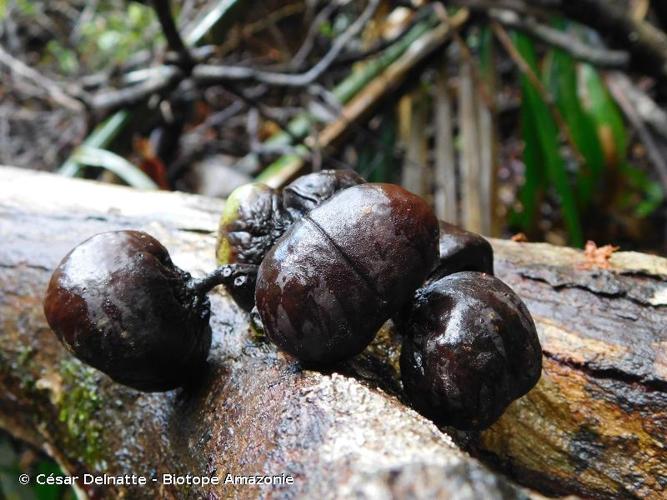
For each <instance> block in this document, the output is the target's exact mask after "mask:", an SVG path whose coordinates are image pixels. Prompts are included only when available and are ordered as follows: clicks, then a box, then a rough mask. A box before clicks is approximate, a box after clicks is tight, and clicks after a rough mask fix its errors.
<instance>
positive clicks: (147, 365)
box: [44, 231, 211, 391]
mask: <svg viewBox="0 0 667 500" xmlns="http://www.w3.org/2000/svg"><path fill="white" fill-rule="evenodd" d="M191 285H192V280H191V278H190V275H189V274H188V273H186V272H184V271H182V270H180V269H179V268H177V267H176V266H174V264H173V263H172V261H171V259H170V257H169V253H168V252H167V250H166V249H165V248H164V247H163V246H162V245H161V244H160V242H158V241H157V240H156V239H155V238H153V237H151V236H149V235H148V234H146V233H142V232H138V231H115V232H108V233H102V234H98V235H95V236H93V237H92V238H90V239H88V240H86V241H84V242H83V243H81V244H80V245H79V246H77V247H75V248H74V249H73V250H72V251H71V252H70V253H69V254H68V255H67V256H65V258H64V259H63V260H62V262H61V263H60V265H59V266H58V268H57V269H56V270H55V272H54V273H53V276H52V278H51V281H50V283H49V287H48V290H47V292H46V297H45V300H44V313H45V315H46V319H47V321H48V323H49V325H50V326H51V328H52V329H53V331H54V332H55V333H56V335H57V336H58V338H59V339H60V340H61V341H62V342H63V344H65V346H66V347H67V348H68V349H69V350H70V351H71V352H72V353H73V354H74V355H75V356H76V357H77V358H79V359H80V360H82V361H83V362H85V363H87V364H89V365H91V366H93V367H95V368H97V369H99V370H101V371H103V372H104V373H106V374H107V375H109V376H110V377H111V378H112V379H114V380H116V381H117V382H120V383H122V384H125V385H128V386H130V387H134V388H136V389H139V390H144V391H163V390H169V389H173V388H176V387H178V386H181V385H183V384H186V383H187V382H188V381H189V380H190V379H191V378H192V377H194V376H195V375H196V374H197V373H198V372H199V371H200V370H201V368H202V367H203V366H204V365H205V361H206V357H207V355H208V350H209V347H210V344H211V328H210V326H209V316H210V305H209V300H208V298H207V297H206V296H205V295H203V294H202V293H199V292H198V291H195V289H194V288H193V287H192V286H191Z"/></svg>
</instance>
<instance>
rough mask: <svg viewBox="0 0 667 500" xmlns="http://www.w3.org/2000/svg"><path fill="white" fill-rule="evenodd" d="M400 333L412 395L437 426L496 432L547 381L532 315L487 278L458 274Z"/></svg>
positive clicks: (436, 287) (436, 286)
mask: <svg viewBox="0 0 667 500" xmlns="http://www.w3.org/2000/svg"><path fill="white" fill-rule="evenodd" d="M399 330H400V331H401V333H402V334H403V335H404V343H403V350H402V352H401V377H402V379H403V386H404V388H405V391H406V393H407V395H408V396H409V398H410V399H411V401H412V403H413V404H414V406H415V408H416V409H417V410H419V411H420V412H421V413H422V414H424V415H426V416H427V417H429V418H431V419H432V420H434V421H435V422H437V423H438V424H442V425H451V426H454V427H456V428H458V429H463V430H473V429H484V428H486V427H489V426H490V425H491V424H493V423H494V422H495V421H496V420H497V419H498V418H499V417H500V416H501V415H502V413H503V412H504V411H505V409H506V408H507V406H508V405H509V404H510V403H511V402H512V401H514V400H515V399H517V398H519V397H521V396H523V395H524V394H526V393H527V392H528V391H529V390H530V389H531V388H532V387H533V386H534V385H535V384H536V383H537V381H538V380H539V378H540V373H541V367H542V353H541V348H540V343H539V340H538V338H537V333H536V331H535V325H534V323H533V320H532V318H531V316H530V313H529V312H528V310H527V308H526V306H525V305H524V304H523V302H522V301H521V299H520V298H519V297H518V296H517V295H516V294H515V293H514V292H513V291H512V289H511V288H509V287H508V286H507V285H505V284H504V283H503V282H502V281H500V280H499V279H497V278H494V277H493V276H490V275H488V274H484V273H478V272H461V273H456V274H452V275H450V276H447V277H445V278H442V279H440V280H438V281H436V282H433V283H431V284H430V285H428V286H426V287H424V288H423V289H421V290H420V291H418V292H417V299H416V301H415V303H414V304H413V306H412V308H411V310H410V312H409V313H408V315H407V316H406V317H405V319H404V321H402V323H401V324H400V326H399Z"/></svg>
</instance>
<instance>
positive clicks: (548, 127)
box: [514, 33, 583, 246]
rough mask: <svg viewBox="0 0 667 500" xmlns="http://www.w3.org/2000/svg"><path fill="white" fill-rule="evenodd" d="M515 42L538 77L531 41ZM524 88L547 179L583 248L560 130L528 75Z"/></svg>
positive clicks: (521, 37)
mask: <svg viewBox="0 0 667 500" xmlns="http://www.w3.org/2000/svg"><path fill="white" fill-rule="evenodd" d="M514 40H515V43H516V46H517V49H518V50H519V52H520V53H521V55H522V57H523V58H524V59H525V60H526V62H527V63H528V64H529V65H530V66H531V68H532V69H533V71H534V72H535V73H536V74H539V72H538V64H537V56H536V54H535V48H534V46H533V43H532V41H531V40H530V38H528V37H527V36H525V35H523V34H518V33H517V34H515V35H514ZM521 88H522V91H523V99H524V100H526V101H527V102H528V104H527V105H528V106H529V110H530V112H531V114H532V116H533V122H534V124H535V129H536V130H537V136H538V138H539V144H540V149H541V155H542V159H543V161H544V163H545V167H546V177H547V178H548V180H549V184H550V185H551V186H552V187H553V189H554V190H555V192H556V194H557V195H558V197H559V200H560V205H561V207H560V208H561V214H562V217H563V222H564V223H565V227H566V229H567V232H568V235H569V239H570V242H571V243H572V244H573V245H575V246H581V245H583V234H582V229H581V220H580V217H579V210H578V208H577V201H576V198H575V194H574V190H573V188H572V185H571V183H570V179H569V178H568V173H567V170H566V167H565V160H564V159H563V156H562V155H561V152H560V144H559V130H558V127H557V125H556V122H555V120H554V118H553V116H552V112H551V110H550V109H549V106H548V105H547V103H545V102H544V100H543V99H542V96H541V95H540V92H539V91H538V90H537V89H536V88H535V86H534V85H533V83H532V82H531V81H530V79H529V78H528V77H527V76H526V75H522V76H521Z"/></svg>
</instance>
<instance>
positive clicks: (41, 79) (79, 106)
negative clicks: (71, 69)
mask: <svg viewBox="0 0 667 500" xmlns="http://www.w3.org/2000/svg"><path fill="white" fill-rule="evenodd" d="M0 64H4V65H5V66H7V67H8V68H9V70H10V71H11V72H12V73H13V74H15V75H16V76H18V77H20V78H24V79H25V80H28V81H30V82H31V83H32V84H33V85H36V86H38V87H39V88H41V89H43V90H44V91H46V93H47V94H48V95H49V97H50V98H51V99H53V101H54V102H56V103H58V104H60V105H61V106H63V107H65V108H67V109H70V110H72V111H76V112H78V113H80V112H82V111H84V110H85V106H84V104H83V102H82V101H80V100H78V99H76V98H75V97H73V96H71V95H70V94H68V93H67V92H66V91H65V90H63V89H62V87H61V85H60V84H59V83H57V82H55V81H53V80H51V79H49V78H47V77H46V76H44V74H43V73H38V72H37V71H35V70H34V69H32V68H31V67H29V66H27V65H26V64H25V63H23V62H21V61H19V60H18V59H16V58H14V57H13V56H12V55H11V54H9V52H7V51H6V50H5V49H4V48H3V47H2V46H1V45H0Z"/></svg>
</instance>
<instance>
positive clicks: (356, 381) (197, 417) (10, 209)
mask: <svg viewBox="0 0 667 500" xmlns="http://www.w3.org/2000/svg"><path fill="white" fill-rule="evenodd" d="M221 204H222V203H221V202H219V201H216V200H211V199H206V198H201V197H195V196H187V195H182V194H174V193H155V192H153V193H140V192H136V191H132V190H129V189H124V188H118V187H112V186H108V185H99V184H94V183H87V182H83V181H72V180H66V179H63V178H59V177H54V176H50V175H45V174H35V173H27V172H22V171H17V170H13V169H7V168H2V169H0V427H3V428H5V429H7V430H9V432H11V433H12V434H14V435H15V436H17V437H19V438H21V439H24V440H26V441H28V442H31V443H33V444H34V445H36V446H39V447H41V448H43V449H45V450H46V451H47V452H48V453H50V454H51V455H53V456H54V457H55V458H56V459H57V460H58V461H59V462H60V463H61V464H62V466H63V467H64V468H66V469H67V470H68V471H70V472H71V473H73V474H82V473H83V472H93V473H95V472H98V473H101V472H107V473H109V474H114V475H119V474H125V473H128V474H131V473H134V474H144V475H147V476H156V477H158V478H161V475H162V474H164V473H172V474H182V475H185V474H188V473H189V474H194V475H207V476H211V475H217V476H220V477H221V478H222V479H223V480H224V479H225V478H226V475H227V473H230V474H232V475H235V474H238V475H243V474H248V475H252V474H271V475H273V474H276V475H280V474H283V473H284V474H291V475H292V476H293V477H294V484H293V485H278V486H272V487H265V486H262V487H260V486H251V485H230V484H227V485H225V484H223V485H220V486H217V487H213V488H210V490H209V491H208V493H211V494H212V495H213V496H214V497H223V496H224V497H227V496H238V497H243V498H246V497H247V498H252V497H255V496H257V494H258V493H262V494H265V495H270V494H280V495H282V494H285V495H288V496H292V497H299V496H308V497H312V496H316V495H317V496H321V497H324V498H332V497H347V496H349V495H354V494H361V495H366V496H371V495H374V494H379V495H380V496H388V495H390V494H394V495H398V496H405V495H407V494H410V493H412V494H415V495H418V496H422V497H434V496H438V495H440V496H442V495H452V496H455V497H457V496H466V497H468V496H473V497H489V496H491V497H515V496H521V495H525V494H526V491H521V490H518V489H517V488H516V487H515V486H513V485H512V484H511V483H510V482H508V481H506V480H505V479H504V478H503V476H502V475H500V474H497V473H494V472H491V471H490V470H489V469H488V468H486V467H485V466H482V465H480V464H479V463H478V462H477V461H476V460H474V459H472V458H470V457H469V456H467V455H466V454H465V453H462V452H461V451H460V450H459V449H458V448H457V446H456V445H454V443H453V442H452V440H451V439H450V438H449V437H448V435H447V433H446V431H447V429H443V430H438V429H437V428H435V427H434V426H433V425H432V424H431V423H430V422H428V421H427V420H425V419H423V418H422V417H420V416H418V415H417V414H415V413H414V412H413V411H412V410H410V409H409V408H408V407H407V406H406V405H405V404H404V402H403V400H402V395H401V392H400V383H399V382H398V378H397V368H396V359H397V353H398V339H396V336H395V334H394V333H393V332H392V330H391V328H385V329H383V331H382V332H381V334H380V335H379V336H378V339H377V340H376V342H375V343H374V344H373V345H372V346H371V347H370V348H369V349H368V350H367V351H366V352H365V353H363V354H362V355H360V356H359V357H357V358H356V359H355V360H353V361H351V362H348V363H346V364H344V365H341V366H340V367H338V368H337V369H336V371H335V372H334V373H325V374H323V373H318V372H312V371H305V370H302V369H301V368H300V367H299V365H298V363H296V362H295V361H294V360H292V359H290V358H288V357H286V356H284V355H283V354H281V353H278V352H276V350H275V348H274V347H273V346H271V345H270V344H267V343H265V342H264V341H263V340H262V339H261V338H257V337H256V336H255V335H254V334H253V333H252V331H251V329H250V327H249V325H248V321H247V316H246V315H245V314H243V313H242V312H241V311H240V310H239V309H238V308H237V307H236V306H235V305H234V304H232V302H231V301H230V300H229V299H228V298H227V297H226V296H225V295H224V294H223V292H219V293H215V294H213V295H212V297H211V299H212V306H213V318H212V326H213V331H214V345H213V349H212V352H211V356H210V358H209V359H210V367H209V370H208V373H207V374H206V376H205V378H204V379H203V380H202V381H201V383H200V384H199V386H198V389H197V390H196V391H194V392H184V391H172V392H169V393H165V394H141V393H138V392H136V391H133V390H130V389H126V388H123V387H121V386H119V385H117V384H114V383H112V382H111V381H110V380H109V379H107V378H106V377H105V376H103V375H101V374H99V373H98V372H96V371H94V370H92V369H88V368H86V367H84V366H82V365H81V364H80V363H78V362H76V361H75V360H74V359H73V358H72V357H71V356H70V355H69V354H68V353H67V352H66V351H65V350H64V349H63V348H62V347H61V345H60V344H59V343H58V342H57V340H56V338H55V336H54V335H53V334H52V333H51V332H50V330H49V329H48V327H47V325H46V323H45V320H44V317H43V313H42V308H41V299H42V295H43V292H44V289H45V286H46V283H47V280H48V278H49V276H50V273H51V271H52V269H53V268H54V267H55V265H56V264H57V263H58V261H59V260H60V258H61V257H62V256H63V255H64V254H65V253H66V252H67V251H68V250H69V249H70V248H71V247H72V246H73V245H75V244H76V243H78V242H80V241H81V240H83V239H85V238H86V237H88V236H90V235H92V234H94V233H97V232H101V231H106V230H112V229H121V228H134V229H142V230H145V231H148V232H149V233H151V234H152V235H154V236H155V237H157V238H158V239H160V240H161V241H162V242H163V243H164V244H165V246H166V247H167V248H168V249H169V250H170V252H171V254H172V257H173V259H174V261H175V263H176V264H177V265H179V266H180V267H182V268H184V269H187V270H189V271H191V272H193V274H198V273H202V272H203V271H204V270H210V269H211V268H212V267H213V265H214V240H215V236H214V234H215V229H216V225H217V218H218V214H219V213H220V209H221ZM494 248H495V251H496V269H497V272H498V275H499V276H500V277H501V278H502V279H504V280H505V281H507V282H508V283H509V284H510V285H511V286H512V287H514V288H515V290H517V292H518V293H519V294H520V295H521V296H522V297H523V298H524V300H525V301H526V303H527V304H528V306H529V308H530V310H531V312H532V313H533V315H534V317H535V319H536V322H537V324H538V330H539V333H540V338H541V341H542V345H543V352H544V372H543V376H542V380H541V381H540V383H539V384H538V386H537V387H536V388H535V389H534V390H533V391H531V392H530V393H529V394H528V395H527V396H526V397H524V398H522V399H521V400H519V401H518V402H516V403H514V404H513V405H512V406H511V407H510V409H509V410H508V412H507V413H506V414H505V416H504V417H503V418H502V419H501V420H500V422H498V423H497V424H496V425H495V426H493V427H492V428H491V429H489V430H488V431H485V432H482V433H471V434H460V433H452V435H453V437H454V440H455V441H456V442H458V443H459V444H461V445H464V446H466V447H468V448H469V449H470V450H471V451H472V452H473V453H474V454H477V455H478V456H479V457H481V458H482V460H484V461H486V462H488V463H489V464H491V465H492V466H493V467H496V468H499V469H501V470H503V471H505V472H508V473H509V474H510V475H511V476H513V477H514V478H515V479H516V480H517V481H520V482H521V483H523V484H525V485H528V486H530V487H533V488H538V489H541V490H542V491H545V492H552V493H559V494H564V493H579V494H584V495H589V496H605V495H617V496H641V497H648V498H650V497H653V498H659V497H661V496H662V495H664V490H665V487H666V486H667V456H665V455H666V454H665V446H666V444H667V443H666V441H667V438H666V436H667V330H666V327H665V325H667V321H666V320H667V284H666V283H665V278H666V277H667V260H665V259H660V258H656V257H651V256H647V255H641V254H633V253H618V254H615V255H614V257H613V258H612V261H611V269H609V270H602V269H597V268H592V269H587V268H585V267H584V266H583V265H584V264H585V261H584V258H583V257H582V254H581V253H580V252H578V251H575V250H569V249H561V248H555V247H551V246H549V245H534V244H521V243H512V242H505V241H494ZM443 431H445V432H443ZM90 492H92V491H89V493H90ZM98 492H99V493H101V494H103V495H106V496H115V494H117V493H126V494H127V495H129V496H130V497H132V498H134V497H143V496H145V497H153V496H155V495H156V494H160V495H162V496H167V497H168V496H172V497H179V498H180V497H183V496H188V495H189V496H197V495H199V494H201V492H202V491H201V490H200V489H199V488H195V487H188V486H175V485H166V484H163V483H162V482H161V481H158V482H155V483H153V482H152V481H150V480H149V484H148V485H147V486H146V487H132V486H130V487H125V486H117V487H104V488H101V489H100V490H99V491H98ZM205 493H206V491H205Z"/></svg>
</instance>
